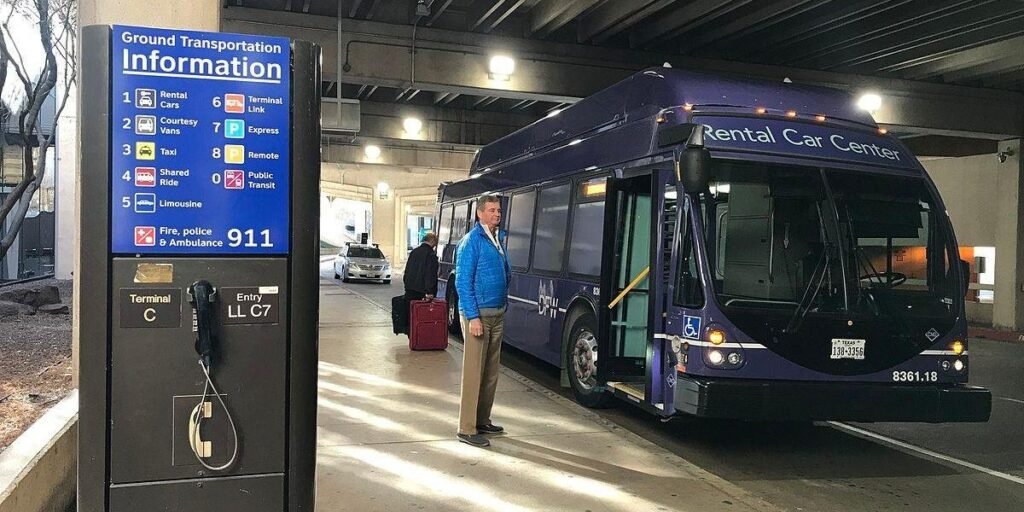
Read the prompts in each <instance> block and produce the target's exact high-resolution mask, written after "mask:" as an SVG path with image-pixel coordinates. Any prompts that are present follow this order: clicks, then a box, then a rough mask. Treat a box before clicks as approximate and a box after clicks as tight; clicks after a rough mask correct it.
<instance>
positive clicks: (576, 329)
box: [564, 312, 612, 409]
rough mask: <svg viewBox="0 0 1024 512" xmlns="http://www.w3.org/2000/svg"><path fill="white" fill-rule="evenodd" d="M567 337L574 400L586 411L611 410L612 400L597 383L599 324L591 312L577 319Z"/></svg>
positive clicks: (567, 354) (568, 364)
mask: <svg viewBox="0 0 1024 512" xmlns="http://www.w3.org/2000/svg"><path fill="white" fill-rule="evenodd" d="M568 336H569V337H568V339H567V340H566V343H565V344H564V346H565V354H564V362H565V370H566V373H568V374H569V385H570V387H572V394H573V397H575V398H576V401H577V402H579V403H580V405H583V406H585V407H591V408H594V409H600V408H604V407H609V406H610V405H611V398H612V396H611V394H609V393H608V392H606V391H605V390H604V388H603V386H599V385H598V380H597V320H595V319H594V316H593V315H592V314H590V313H589V312H587V313H583V314H581V315H579V316H577V317H576V318H575V320H574V321H573V322H572V328H570V329H569V334H568Z"/></svg>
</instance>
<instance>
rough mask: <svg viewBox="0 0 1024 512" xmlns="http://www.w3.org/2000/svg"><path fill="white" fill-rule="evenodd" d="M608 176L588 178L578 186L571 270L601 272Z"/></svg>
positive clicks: (587, 272)
mask: <svg viewBox="0 0 1024 512" xmlns="http://www.w3.org/2000/svg"><path fill="white" fill-rule="evenodd" d="M607 184H608V177H607V176H602V177H600V178H595V179H592V180H589V181H584V182H581V183H580V184H579V186H577V187H576V202H575V204H574V206H573V214H572V232H571V234H570V235H569V236H570V239H569V273H570V274H577V275H584V276H593V277H597V276H598V275H600V274H601V249H602V243H603V239H604V201H605V197H604V196H605V189H606V188H607V186H608V185H607Z"/></svg>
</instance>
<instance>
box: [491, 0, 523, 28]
mask: <svg viewBox="0 0 1024 512" xmlns="http://www.w3.org/2000/svg"><path fill="white" fill-rule="evenodd" d="M524 3H526V0H516V1H515V2H512V3H511V4H509V5H508V7H507V8H505V9H504V10H502V11H501V14H499V15H498V16H497V17H495V18H494V21H492V22H490V23H488V24H487V26H486V27H485V28H484V32H485V33H490V31H492V30H494V29H496V28H498V25H501V22H503V21H505V19H507V18H508V17H509V16H511V15H512V13H514V12H516V9H518V8H519V7H520V6H522V5H523V4H524Z"/></svg>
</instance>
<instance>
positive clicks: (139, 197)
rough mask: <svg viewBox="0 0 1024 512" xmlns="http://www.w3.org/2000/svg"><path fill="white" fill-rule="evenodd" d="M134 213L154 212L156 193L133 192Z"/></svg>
mask: <svg viewBox="0 0 1024 512" xmlns="http://www.w3.org/2000/svg"><path fill="white" fill-rule="evenodd" d="M135 213H156V194H150V193H142V192H140V193H138V194H135Z"/></svg>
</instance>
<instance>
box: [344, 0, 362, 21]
mask: <svg viewBox="0 0 1024 512" xmlns="http://www.w3.org/2000/svg"><path fill="white" fill-rule="evenodd" d="M362 3H363V0H352V8H351V9H349V10H348V17H349V18H355V17H356V13H357V12H359V5H360V4H362Z"/></svg>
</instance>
